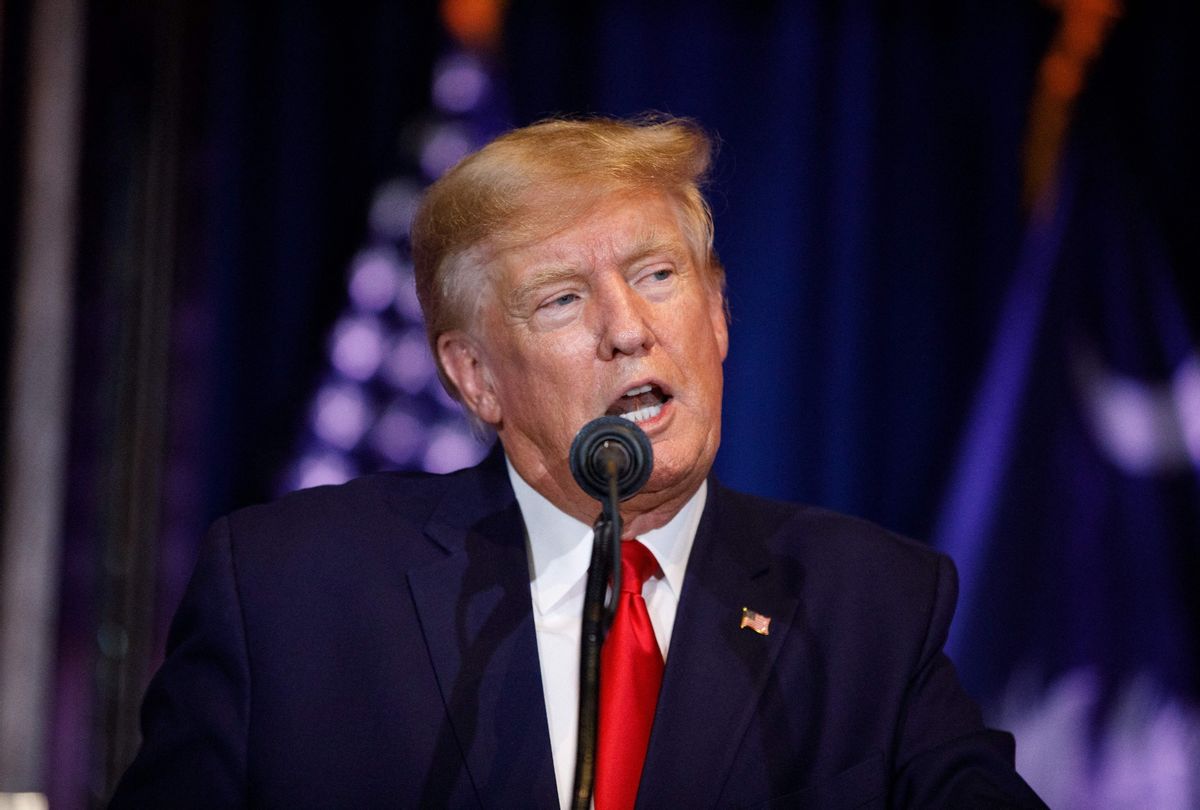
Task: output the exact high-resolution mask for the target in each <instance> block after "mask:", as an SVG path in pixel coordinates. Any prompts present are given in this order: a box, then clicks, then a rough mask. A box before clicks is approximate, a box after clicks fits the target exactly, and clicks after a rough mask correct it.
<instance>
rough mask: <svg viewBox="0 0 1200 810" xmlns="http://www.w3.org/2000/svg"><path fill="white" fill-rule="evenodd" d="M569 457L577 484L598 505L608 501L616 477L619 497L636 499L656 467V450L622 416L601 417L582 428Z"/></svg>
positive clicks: (648, 440) (647, 439)
mask: <svg viewBox="0 0 1200 810" xmlns="http://www.w3.org/2000/svg"><path fill="white" fill-rule="evenodd" d="M569 455H570V462H571V474H572V475H573V476H575V482H576V483H578V484H579V486H580V488H582V489H583V491H584V492H586V493H587V494H588V495H591V496H592V497H593V498H595V499H596V500H598V501H603V500H605V499H606V498H608V497H609V491H610V490H609V486H610V477H611V476H613V475H615V477H616V480H617V497H618V498H619V499H620V500H622V501H624V500H627V499H629V498H631V497H633V495H635V494H636V493H637V492H638V490H640V489H641V488H642V487H643V486H645V485H646V481H647V480H648V479H649V478H650V471H651V469H653V467H654V450H653V448H652V447H651V446H650V439H649V438H648V437H647V436H646V433H645V431H643V430H642V429H641V428H640V427H638V426H637V425H635V424H634V423H633V422H630V421H629V420H628V419H622V418H621V417H619V416H601V417H600V418H598V419H593V420H592V421H590V422H588V423H587V424H586V425H584V426H583V427H582V428H580V429H579V433H577V434H575V440H574V441H572V442H571V451H570V454H569Z"/></svg>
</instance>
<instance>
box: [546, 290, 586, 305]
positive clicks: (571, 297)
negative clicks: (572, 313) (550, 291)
mask: <svg viewBox="0 0 1200 810" xmlns="http://www.w3.org/2000/svg"><path fill="white" fill-rule="evenodd" d="M578 298H579V296H578V295H576V294H575V293H563V294H562V295H560V296H559V297H558V298H555V299H554V300H553V301H551V302H550V306H554V307H565V306H566V305H567V304H570V303H572V302H574V301H575V300H576V299H578Z"/></svg>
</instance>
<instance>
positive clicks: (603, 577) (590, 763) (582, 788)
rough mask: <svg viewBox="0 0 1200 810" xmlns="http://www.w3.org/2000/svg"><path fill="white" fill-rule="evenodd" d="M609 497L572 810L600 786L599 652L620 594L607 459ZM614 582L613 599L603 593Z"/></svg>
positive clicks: (588, 629)
mask: <svg viewBox="0 0 1200 810" xmlns="http://www.w3.org/2000/svg"><path fill="white" fill-rule="evenodd" d="M604 466H605V472H606V473H607V476H608V497H607V498H605V499H604V500H603V501H601V509H600V515H599V517H597V518H596V523H595V524H594V525H593V526H592V561H591V564H590V565H589V566H588V575H587V584H586V585H585V586H584V596H583V632H582V634H581V638H580V644H579V735H578V741H577V745H576V749H575V786H574V790H573V791H572V793H571V807H572V809H573V810H589V808H590V807H591V804H592V786H593V785H594V784H595V780H596V731H597V726H598V721H597V718H598V714H599V712H598V708H599V704H600V649H601V647H602V646H603V644H604V637H605V636H606V635H607V634H608V628H609V627H611V626H612V620H613V617H614V616H615V615H616V612H617V596H618V594H620V592H621V511H620V507H619V503H620V498H619V497H618V494H619V492H618V489H617V461H616V458H615V457H614V456H613V455H611V454H608V455H607V457H606V458H605V464H604ZM610 579H611V580H612V592H611V597H610V598H609V601H608V603H607V604H605V602H604V591H605V588H606V586H607V585H608V583H609V580H610Z"/></svg>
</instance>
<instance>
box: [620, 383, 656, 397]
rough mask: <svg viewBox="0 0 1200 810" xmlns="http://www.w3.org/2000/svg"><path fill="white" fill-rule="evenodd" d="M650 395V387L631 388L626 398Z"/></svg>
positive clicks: (626, 393)
mask: <svg viewBox="0 0 1200 810" xmlns="http://www.w3.org/2000/svg"><path fill="white" fill-rule="evenodd" d="M648 393H650V386H649V385H643V386H642V387H641V388H630V389H629V390H628V391H626V392H625V396H627V397H636V396H637V395H638V394H648Z"/></svg>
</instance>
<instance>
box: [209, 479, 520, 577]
mask: <svg viewBox="0 0 1200 810" xmlns="http://www.w3.org/2000/svg"><path fill="white" fill-rule="evenodd" d="M494 479H495V476H494V475H490V474H489V472H488V471H487V470H484V469H482V468H481V467H478V466H477V467H470V468H467V469H464V470H459V471H458V472H454V473H448V474H442V475H435V474H429V473H396V472H390V473H376V474H372V475H366V476H363V477H361V478H356V479H354V480H352V481H349V482H347V483H345V484H340V485H337V486H321V487H313V488H311V489H305V490H300V491H297V492H293V493H291V494H289V495H286V496H284V497H282V498H280V499H279V500H277V501H275V502H273V503H269V504H263V505H258V506H251V507H247V508H244V509H239V510H237V511H235V512H233V513H231V514H230V515H228V516H227V517H226V518H224V519H222V520H221V521H219V522H218V530H217V531H215V532H214V534H216V535H219V536H221V538H222V540H223V541H224V542H226V543H228V545H229V552H230V554H231V555H232V557H233V560H234V563H235V567H237V568H239V569H240V570H241V571H243V572H245V573H246V574H250V573H252V572H253V571H257V570H264V571H272V572H274V574H273V578H278V576H279V574H280V573H285V572H291V573H294V574H296V575H302V574H308V573H311V570H310V569H311V568H313V567H316V566H320V565H332V566H335V567H337V566H353V567H355V568H369V567H371V566H372V565H376V564H378V563H380V562H381V561H382V560H384V559H386V560H387V561H388V562H389V564H390V565H396V564H401V565H403V564H404V563H405V562H406V561H407V562H412V563H418V562H420V561H422V560H425V559H435V558H437V557H439V556H441V553H442V552H440V551H439V550H438V549H437V548H436V546H434V545H433V544H432V543H430V542H428V541H426V540H425V538H424V535H425V529H426V527H427V526H428V525H429V523H430V522H431V520H433V519H434V518H435V517H436V516H437V515H438V514H440V513H444V512H446V511H447V510H451V511H453V512H455V513H459V512H462V511H465V510H470V509H471V508H472V507H473V505H476V504H479V503H480V502H482V500H483V498H484V496H483V495H481V494H480V492H481V490H482V489H484V488H485V486H484V484H481V481H485V480H486V481H492V480H494ZM502 483H504V482H502Z"/></svg>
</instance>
